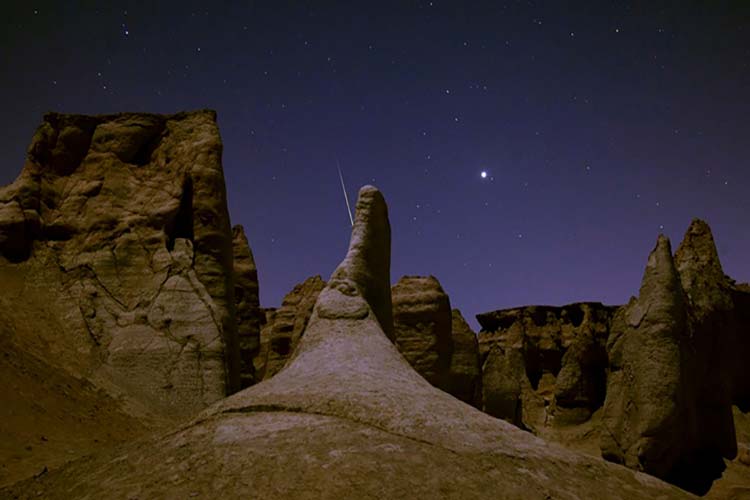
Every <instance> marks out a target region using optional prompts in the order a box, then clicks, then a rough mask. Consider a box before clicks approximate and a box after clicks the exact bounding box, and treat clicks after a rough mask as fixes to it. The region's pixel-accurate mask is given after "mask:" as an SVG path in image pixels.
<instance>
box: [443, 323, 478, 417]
mask: <svg viewBox="0 0 750 500" xmlns="http://www.w3.org/2000/svg"><path fill="white" fill-rule="evenodd" d="M451 340H452V342H453V349H452V351H453V354H452V355H451V364H450V369H449V371H448V382H447V384H446V387H445V392H447V393H448V394H452V395H454V396H455V397H457V398H458V399H460V400H461V401H463V402H464V403H468V404H470V405H472V406H476V407H477V408H481V406H482V368H481V366H480V365H479V344H478V343H477V335H476V333H474V331H473V330H472V329H471V328H470V327H469V325H468V324H467V323H466V320H465V319H464V317H463V316H462V315H461V311H459V310H458V309H453V311H452V313H451Z"/></svg>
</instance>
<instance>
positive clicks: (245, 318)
mask: <svg viewBox="0 0 750 500" xmlns="http://www.w3.org/2000/svg"><path fill="white" fill-rule="evenodd" d="M232 250H233V254H234V300H235V306H236V307H235V310H236V312H235V314H236V315H237V340H238V347H239V358H240V364H239V371H240V386H241V387H242V388H245V387H249V386H251V385H252V384H253V383H255V379H256V376H255V366H254V364H253V360H254V359H255V358H256V357H257V356H258V354H259V353H260V328H261V324H263V323H264V313H263V312H262V311H261V310H260V300H259V298H258V270H257V269H256V267H255V259H254V258H253V252H252V251H251V250H250V245H249V244H248V243H247V236H245V229H244V228H243V227H242V226H239V225H238V226H234V227H233V228H232Z"/></svg>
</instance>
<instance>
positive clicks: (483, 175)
mask: <svg viewBox="0 0 750 500" xmlns="http://www.w3.org/2000/svg"><path fill="white" fill-rule="evenodd" d="M479 175H480V176H481V177H482V179H486V178H487V172H486V171H485V170H482V173H481V174H479Z"/></svg>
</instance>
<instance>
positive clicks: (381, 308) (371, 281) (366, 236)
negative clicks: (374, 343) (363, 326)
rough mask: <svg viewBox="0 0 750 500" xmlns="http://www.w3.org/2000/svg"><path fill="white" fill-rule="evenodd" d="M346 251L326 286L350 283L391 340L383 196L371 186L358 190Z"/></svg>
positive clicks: (388, 230)
mask: <svg viewBox="0 0 750 500" xmlns="http://www.w3.org/2000/svg"><path fill="white" fill-rule="evenodd" d="M356 210H357V213H356V216H355V219H354V226H353V227H352V236H351V240H350V242H349V251H348V252H347V254H346V257H345V258H344V260H343V261H342V262H341V264H339V266H338V267H337V268H336V270H335V271H334V272H333V274H332V275H331V279H330V282H329V286H333V287H338V286H340V285H342V286H343V284H345V283H347V282H350V283H352V284H354V285H355V286H356V288H357V290H358V291H359V293H360V294H361V295H362V296H363V297H364V298H365V300H366V301H367V303H368V304H369V305H370V307H371V308H372V310H373V311H374V313H375V316H376V317H377V319H378V322H379V323H380V326H381V327H382V328H383V331H384V332H385V334H386V336H388V338H390V339H391V340H393V316H392V310H391V308H392V305H391V284H390V268H391V226H390V223H389V222H388V207H387V205H386V203H385V199H384V198H383V195H382V194H381V193H380V191H378V189H377V188H376V187H374V186H369V185H368V186H363V187H362V188H361V189H360V190H359V198H358V200H357V209H356Z"/></svg>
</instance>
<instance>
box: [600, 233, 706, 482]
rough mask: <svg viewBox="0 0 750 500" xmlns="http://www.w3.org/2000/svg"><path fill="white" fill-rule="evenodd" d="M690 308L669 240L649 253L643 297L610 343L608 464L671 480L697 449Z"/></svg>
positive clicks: (624, 312)
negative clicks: (674, 471) (620, 464)
mask: <svg viewBox="0 0 750 500" xmlns="http://www.w3.org/2000/svg"><path fill="white" fill-rule="evenodd" d="M690 337H691V332H690V323H689V310H688V304H687V301H686V297H685V294H684V292H683V289H682V285H681V283H680V276H679V274H678V273H677V269H676V268H675V265H674V260H673V258H672V251H671V247H670V244H669V240H667V238H665V237H664V236H660V237H659V239H658V242H657V244H656V248H655V249H654V250H653V251H652V252H651V255H650V256H649V258H648V263H647V265H646V271H645V273H644V275H643V282H642V284H641V290H640V293H639V295H638V298H637V299H633V300H631V301H630V303H629V304H628V305H627V306H625V307H624V308H622V309H621V310H620V311H618V313H617V315H616V316H615V318H614V320H613V325H612V335H611V337H610V339H609V342H608V352H609V360H610V370H611V372H610V375H609V380H608V384H607V398H606V402H605V405H604V411H603V415H602V433H601V448H602V454H603V455H604V457H605V458H607V459H610V460H613V461H616V462H619V463H623V464H625V465H627V466H629V467H631V468H634V469H637V470H644V471H646V472H648V473H650V474H653V475H655V476H658V477H667V476H669V475H670V473H671V471H672V470H673V469H674V467H675V464H676V463H677V462H678V461H679V460H680V459H681V458H682V457H685V456H686V455H687V454H689V452H690V451H691V449H692V448H694V446H695V438H696V431H697V429H696V427H695V425H696V419H695V412H694V404H695V398H696V393H695V387H694V386H693V385H692V384H691V381H690V378H689V377H690V370H691V369H692V368H693V366H692V358H691V354H690V350H691V349H690V345H689V343H690Z"/></svg>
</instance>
